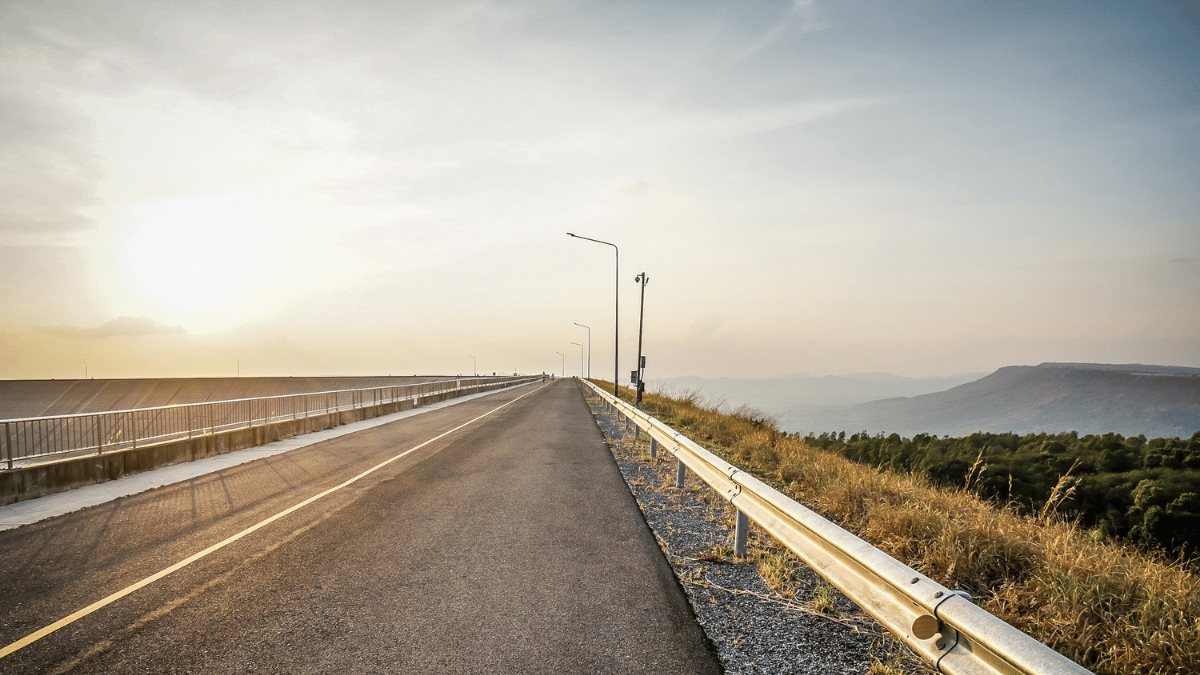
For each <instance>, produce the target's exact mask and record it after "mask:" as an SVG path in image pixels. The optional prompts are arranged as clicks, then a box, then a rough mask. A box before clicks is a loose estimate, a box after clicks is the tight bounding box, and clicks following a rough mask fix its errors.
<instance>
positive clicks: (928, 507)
mask: <svg viewBox="0 0 1200 675" xmlns="http://www.w3.org/2000/svg"><path fill="white" fill-rule="evenodd" d="M597 384H600V386H602V387H603V386H604V384H603V383H601V382H597ZM608 386H609V387H611V384H610V385H608ZM622 398H625V399H626V400H632V392H631V391H629V390H624V391H623V392H622ZM642 407H643V408H644V409H645V410H646V411H647V412H648V413H650V414H651V415H654V416H655V417H657V418H659V419H660V420H662V421H663V422H665V423H666V424H669V425H671V426H672V427H674V428H675V429H677V430H678V431H681V432H684V433H686V434H687V435H688V437H690V438H692V439H693V440H695V441H696V442H698V443H701V444H702V445H704V446H705V447H708V448H709V449H710V450H712V451H713V452H715V453H716V454H718V455H720V456H721V457H723V458H724V459H725V460H726V461H729V462H730V463H732V464H735V465H737V466H739V467H741V468H743V469H745V470H747V471H750V472H752V473H753V474H754V475H756V476H758V477H759V478H760V479H762V480H764V481H766V482H767V483H769V484H771V485H773V486H774V487H775V488H777V489H779V490H781V491H782V492H784V493H785V494H788V495H789V496H791V497H792V498H793V499H796V500H797V501H798V502H801V503H803V504H804V505H806V506H808V507H809V508H811V509H813V510H815V511H817V512H818V513H820V514H821V515H823V516H824V517H826V518H828V519H829V520H832V521H833V522H836V523H838V524H839V525H841V526H842V527H845V528H846V529H848V530H850V531H851V532H854V533H855V534H857V535H858V536H859V537H862V538H863V539H865V540H867V541H869V542H871V543H872V544H874V545H875V546H876V547H878V548H880V549H882V550H884V551H886V552H887V553H889V554H890V555H892V556H893V557H895V558H897V559H899V560H901V561H903V562H904V563H906V564H908V565H910V566H912V567H913V568H915V569H917V570H919V571H921V572H922V573H924V574H927V575H929V576H930V577H932V578H934V579H937V580H938V581H939V582H940V583H942V584H944V585H946V586H948V587H950V588H957V589H962V590H966V591H968V592H969V593H971V594H972V595H973V596H974V597H975V600H976V603H977V604H978V605H979V606H980V607H982V608H983V609H985V610H987V611H989V612H991V613H992V614H994V615H996V616H998V617H999V618H1001V619H1003V620H1004V621H1006V622H1008V623H1009V624H1011V625H1013V626H1015V627H1017V628H1019V629H1021V630H1023V631H1025V632H1027V633H1029V634H1030V635H1032V636H1033V637H1035V638H1036V639H1038V640H1040V641H1042V642H1044V643H1046V644H1047V645H1049V646H1051V647H1052V648H1054V649H1056V650H1058V651H1059V652H1060V653H1062V654H1064V655H1065V656H1067V657H1068V658H1071V659H1073V660H1075V661H1076V662H1078V663H1080V664H1081V665H1083V666H1085V667H1087V668H1089V669H1091V670H1093V671H1094V672H1096V673H1099V674H1102V675H1109V674H1112V675H1116V674H1118V673H1121V674H1137V675H1151V674H1153V675H1166V674H1180V675H1182V674H1183V673H1196V672H1200V573H1197V570H1196V568H1195V567H1194V566H1193V565H1192V564H1190V563H1188V562H1187V561H1186V560H1185V559H1184V558H1183V557H1182V556H1176V557H1168V556H1167V555H1166V554H1165V553H1163V552H1161V551H1158V550H1154V549H1148V548H1146V547H1144V546H1135V545H1131V544H1125V543H1121V542H1119V541H1116V540H1113V539H1110V538H1108V537H1100V536H1094V532H1091V531H1089V530H1088V529H1087V528H1085V527H1082V526H1081V525H1080V524H1079V523H1078V521H1073V520H1068V519H1067V518H1065V517H1064V516H1063V515H1062V513H1060V511H1059V508H1060V507H1061V506H1062V504H1063V502H1064V501H1065V500H1066V499H1068V498H1069V497H1070V496H1071V495H1072V494H1073V493H1072V492H1071V487H1072V486H1071V485H1070V483H1071V479H1070V478H1067V479H1066V480H1062V481H1056V487H1057V489H1055V490H1052V494H1051V495H1049V496H1048V497H1047V498H1046V499H1044V500H1042V501H1041V503H1040V504H1038V503H1036V502H1035V503H1034V504H1033V506H1034V507H1036V508H1030V506H1029V505H1025V504H1018V503H1017V502H1015V501H1004V500H1003V499H1001V498H998V497H997V496H996V495H994V494H993V495H991V496H986V495H984V494H981V493H980V492H979V481H978V478H977V477H978V476H979V475H980V473H981V472H982V470H981V467H983V466H984V464H985V463H984V462H983V460H981V459H980V458H979V455H978V453H977V454H976V455H975V457H973V459H974V460H978V461H973V462H972V463H971V464H968V465H966V466H964V467H963V479H962V481H961V482H959V483H954V484H950V482H948V481H941V482H939V481H936V480H934V479H932V478H930V477H929V476H928V475H925V474H923V473H920V472H911V471H906V470H900V471H896V470H891V469H890V468H885V467H881V466H873V465H869V464H863V463H859V462H855V461H852V460H850V459H848V458H847V457H845V456H844V455H843V454H842V452H840V451H839V449H837V448H822V447H821V445H822V443H821V442H820V437H817V438H816V439H813V438H811V437H810V438H802V437H798V436H795V435H789V434H787V433H784V432H782V431H780V430H779V429H778V428H777V426H776V424H775V422H774V420H772V419H771V418H769V417H767V416H765V415H762V414H761V413H758V412H756V411H754V410H752V409H748V408H740V409H737V410H732V411H728V410H723V406H722V405H720V404H716V405H713V404H707V403H706V402H705V401H704V400H703V399H702V398H701V397H700V396H699V395H698V394H697V393H695V392H690V393H684V394H682V395H678V396H667V395H662V394H651V393H647V394H646V395H645V397H644V400H643V406H642ZM826 438H827V440H828V436H826ZM826 445H828V443H826Z"/></svg>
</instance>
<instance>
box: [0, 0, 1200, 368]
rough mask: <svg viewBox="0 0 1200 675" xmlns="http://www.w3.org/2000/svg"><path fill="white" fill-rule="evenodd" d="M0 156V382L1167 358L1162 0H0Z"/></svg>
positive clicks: (1176, 258) (1186, 64)
mask: <svg viewBox="0 0 1200 675" xmlns="http://www.w3.org/2000/svg"><path fill="white" fill-rule="evenodd" d="M0 143H2V144H3V147H2V152H0V194H2V198H0V303H2V305H0V307H2V308H3V311H2V312H0V378H78V377H83V376H84V374H85V370H86V373H87V376H89V377H179V376H218V375H222V376H223V375H233V374H235V373H237V372H240V374H241V375H243V376H246V375H386V374H397V375H399V374H406V375H407V374H454V373H470V372H471V371H472V369H473V368H474V367H475V364H476V363H477V364H478V369H479V371H480V372H486V373H489V374H490V373H492V372H501V373H503V372H509V373H511V372H514V371H517V372H522V373H528V372H543V371H547V372H549V371H553V372H555V373H559V372H562V371H563V369H564V367H565V371H566V374H568V375H572V374H578V373H579V370H580V360H581V359H580V356H581V355H580V349H579V348H578V347H576V346H575V345H572V344H571V343H572V342H578V343H581V344H585V345H586V344H587V338H588V332H587V331H586V330H585V329H584V328H581V327H579V326H576V325H574V324H575V323H579V324H584V325H587V326H590V327H591V342H592V356H591V367H592V371H593V374H594V375H595V376H597V377H601V376H602V377H605V378H611V377H612V375H613V370H614V368H613V334H614V326H613V322H614V292H615V290H616V289H615V286H616V285H617V284H618V283H619V286H620V368H619V370H620V372H621V373H622V377H623V378H628V376H629V371H630V370H632V369H633V367H634V359H635V356H636V353H637V341H638V316H639V301H640V291H639V288H640V287H639V285H638V284H637V283H636V282H635V281H634V277H635V276H636V275H637V274H638V273H640V272H645V273H646V274H647V275H648V276H649V283H648V285H647V286H646V289H645V329H644V339H643V341H644V351H645V353H646V355H647V366H648V367H647V376H648V377H651V378H667V377H675V376H681V375H699V376H705V377H715V376H731V377H771V376H776V375H784V374H791V373H801V372H803V373H810V374H813V375H825V374H840V373H848V372H865V371H870V372H875V371H879V372H883V371H886V372H892V373H897V374H902V375H907V376H932V375H949V374H954V373H963V372H990V371H992V370H995V369H996V368H999V367H1001V366H1006V365H1021V364H1025V365H1032V364H1037V363H1041V362H1046V361H1065V362H1102V363H1147V364H1150V363H1153V364H1169V365H1182V366H1200V187H1198V186H1200V172H1198V171H1197V169H1198V168H1200V4H1197V3H1196V2H1193V1H1191V0H1175V1H1168V0H1162V1H1155V2H1133V3H1130V2H1093V1H1086V2H1085V1H1080V2H1073V1H1070V2H1056V3H1045V2H1005V3H983V2H978V3H972V2H967V3H963V2H927V1H921V0H917V1H914V2H904V3H895V2H882V1H875V0H864V1H861V2H836V3H835V2H825V1H823V0H797V1H796V2H774V1H763V2H588V1H565V2H521V1H517V2H499V1H497V2H486V1H484V2H441V1H439V2H387V3H381V2H351V1H345V2H333V1H329V2H321V1H313V2H266V1H261V2H260V1H255V2H148V3H141V2H47V1H38V2H19V1H15V0H7V1H6V2H4V3H0ZM567 232H574V233H577V234H580V235H583V236H586V237H591V238H593V239H598V240H602V241H606V242H612V243H613V244H616V245H617V246H618V247H619V249H620V272H619V276H615V270H614V251H613V249H612V248H611V247H609V246H604V245H601V244H597V243H593V242H589V241H586V240H583V239H578V238H571V237H569V236H567V234H566V233H567ZM557 352H562V353H563V354H564V356H565V359H564V356H560V355H559V354H558V353H557ZM472 356H474V357H475V360H474V361H473V360H472V358H471V357H472Z"/></svg>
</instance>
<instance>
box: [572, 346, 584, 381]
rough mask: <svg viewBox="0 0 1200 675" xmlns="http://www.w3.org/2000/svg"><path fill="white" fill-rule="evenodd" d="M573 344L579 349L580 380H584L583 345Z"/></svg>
mask: <svg viewBox="0 0 1200 675" xmlns="http://www.w3.org/2000/svg"><path fill="white" fill-rule="evenodd" d="M571 344H573V345H575V346H577V347H579V379H583V345H581V344H579V343H578V342H572V343H571Z"/></svg>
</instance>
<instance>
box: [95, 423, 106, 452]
mask: <svg viewBox="0 0 1200 675" xmlns="http://www.w3.org/2000/svg"><path fill="white" fill-rule="evenodd" d="M96 454H97V455H100V454H104V415H96Z"/></svg>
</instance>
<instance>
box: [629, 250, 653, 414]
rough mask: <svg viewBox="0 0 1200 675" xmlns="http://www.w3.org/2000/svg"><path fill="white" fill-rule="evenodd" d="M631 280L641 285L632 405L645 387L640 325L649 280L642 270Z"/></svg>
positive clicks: (639, 397)
mask: <svg viewBox="0 0 1200 675" xmlns="http://www.w3.org/2000/svg"><path fill="white" fill-rule="evenodd" d="M633 280H634V281H636V282H638V283H640V284H641V285H642V308H641V310H639V312H638V360H637V372H638V378H637V380H638V381H637V385H636V386H637V400H635V401H634V405H639V406H640V405H641V404H642V391H643V390H645V388H646V385H645V384H644V382H645V377H646V366H645V364H644V363H643V362H642V326H643V325H644V324H645V321H646V282H648V281H650V277H648V276H646V273H645V272H642V273H641V274H639V275H637V276H636V277H634V279H633Z"/></svg>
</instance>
